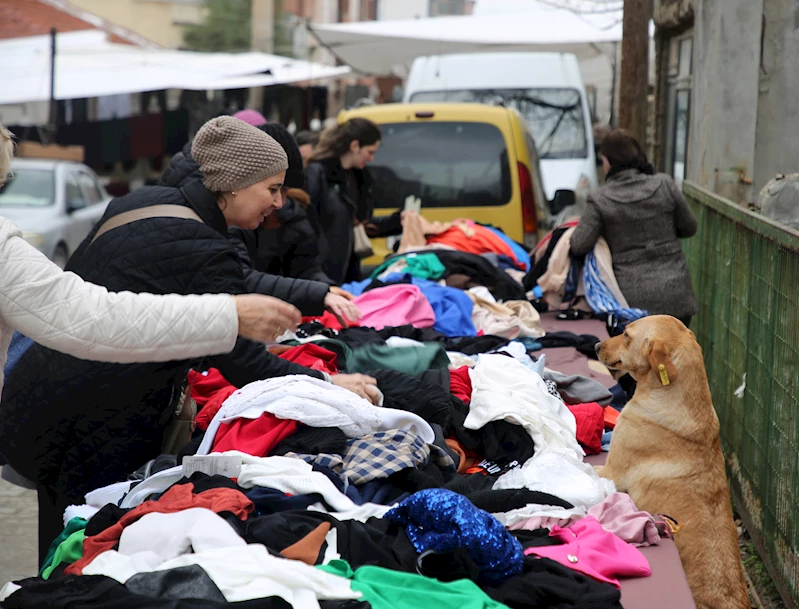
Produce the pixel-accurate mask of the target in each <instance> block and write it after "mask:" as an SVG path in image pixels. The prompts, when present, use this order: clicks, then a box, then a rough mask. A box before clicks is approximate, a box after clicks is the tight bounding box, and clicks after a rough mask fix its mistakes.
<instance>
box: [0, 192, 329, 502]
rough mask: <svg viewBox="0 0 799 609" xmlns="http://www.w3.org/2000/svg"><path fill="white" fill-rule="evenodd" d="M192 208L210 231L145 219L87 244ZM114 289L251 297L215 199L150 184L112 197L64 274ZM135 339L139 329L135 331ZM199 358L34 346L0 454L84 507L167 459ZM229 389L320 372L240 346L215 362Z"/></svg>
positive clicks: (0, 426)
mask: <svg viewBox="0 0 799 609" xmlns="http://www.w3.org/2000/svg"><path fill="white" fill-rule="evenodd" d="M162 204H171V205H182V206H186V207H191V208H192V209H194V211H196V212H197V214H198V215H199V216H200V217H201V218H202V219H203V221H204V223H199V222H197V221H195V220H186V219H181V218H149V219H144V220H139V221H136V222H133V223H130V224H127V225H125V226H121V227H119V228H116V229H114V230H112V231H109V232H108V233H106V234H104V235H103V236H101V237H100V238H99V239H98V240H97V241H96V242H95V243H93V244H92V245H91V247H88V244H89V243H90V240H91V238H92V237H93V235H94V233H95V232H96V231H97V229H98V228H99V226H100V225H102V224H103V223H104V222H105V221H106V220H108V219H109V218H111V217H112V216H115V215H117V214H119V213H122V212H125V211H128V210H131V209H138V208H142V207H149V206H152V205H162ZM67 269H68V270H71V271H73V272H75V273H77V274H78V275H80V276H81V277H83V278H84V279H85V280H86V281H90V282H92V283H96V284H98V285H102V286H105V287H107V288H108V289H109V290H111V291H122V290H129V291H132V292H150V293H153V294H171V293H175V294H204V293H229V294H241V293H244V292H246V286H245V281H244V276H243V274H242V269H241V261H240V260H239V257H238V255H237V254H236V251H235V249H234V248H233V247H232V244H231V241H230V239H229V238H228V237H227V226H226V224H225V218H224V216H223V215H222V212H221V211H220V209H219V206H218V205H217V204H216V201H215V200H214V198H213V196H212V195H211V193H210V192H209V191H208V190H207V189H206V188H205V187H204V186H203V185H202V184H201V183H200V182H199V181H196V180H195V181H193V182H190V183H189V184H187V185H186V186H185V187H183V188H181V189H176V188H165V187H160V186H152V187H145V188H141V189H139V190H137V191H135V192H133V193H131V194H130V195H127V196H124V197H122V198H119V199H115V200H114V201H112V202H111V204H110V205H109V206H108V210H107V211H106V213H105V215H104V216H103V218H102V219H101V220H100V222H99V223H98V224H97V225H96V226H95V228H94V229H93V230H92V232H91V233H90V234H89V236H88V237H87V238H86V240H85V241H84V242H83V243H82V244H81V246H80V247H79V248H78V250H77V251H76V252H75V254H74V256H73V257H72V258H71V259H70V261H69V264H68V266H67ZM131 330H132V331H135V329H133V328H132V329H131ZM193 364H197V362H191V361H174V362H167V363H156V364H131V365H123V364H106V363H100V362H94V361H85V360H78V359H76V358H74V357H71V356H68V355H64V354H61V353H57V352H55V351H52V350H50V349H46V348H44V347H42V346H40V345H34V346H33V347H31V348H30V349H29V350H28V351H27V353H26V354H25V355H24V356H23V357H22V358H21V359H20V361H19V363H18V364H17V366H16V367H15V368H14V371H13V372H12V374H11V375H10V376H9V378H8V379H7V382H6V384H5V388H4V390H3V396H2V401H0V453H2V455H3V456H4V457H5V458H6V459H7V461H8V463H9V464H11V466H12V467H13V468H14V469H15V470H17V471H18V472H20V473H21V474H22V475H24V476H25V477H27V478H29V479H31V480H34V481H36V482H38V483H39V484H42V485H44V486H48V487H52V488H54V489H55V491H56V492H57V493H59V494H61V495H67V497H69V498H70V499H71V500H72V501H74V502H77V503H81V502H82V496H83V494H84V493H85V492H87V491H89V490H91V489H94V488H97V487H100V486H103V485H106V484H109V483H112V482H116V481H119V480H124V479H125V477H126V476H127V475H128V474H129V473H130V472H132V471H134V470H135V469H136V468H138V467H139V466H141V465H142V463H144V462H146V461H147V460H149V459H152V458H154V457H155V456H157V455H158V454H159V452H160V445H161V439H162V432H163V429H164V426H165V424H166V423H167V422H168V421H169V419H170V416H171V412H172V411H173V410H174V405H173V404H174V401H175V398H176V396H177V395H178V394H179V392H180V389H181V385H182V384H183V382H184V380H185V378H186V372H187V370H188V368H189V367H190V366H192V365H193ZM205 364H206V365H209V366H213V367H216V368H218V369H219V370H220V371H221V372H222V374H223V375H224V376H225V378H227V379H228V380H229V381H230V382H231V383H233V384H234V385H236V386H239V387H240V386H242V385H245V384H247V383H250V382H253V381H256V380H259V379H264V378H271V377H277V376H285V375H289V374H307V375H310V376H314V377H316V378H322V375H321V374H320V373H318V372H315V371H311V370H309V369H307V368H304V367H302V366H298V365H296V364H293V363H290V362H286V361H284V360H281V359H279V358H277V357H275V356H272V355H270V354H269V353H268V352H267V351H266V350H265V349H264V346H263V345H260V344H256V343H253V342H250V341H246V340H243V339H239V341H238V342H237V344H236V347H235V349H234V350H233V351H232V352H231V353H230V354H228V355H224V356H216V357H213V358H209V359H208V361H207V362H205Z"/></svg>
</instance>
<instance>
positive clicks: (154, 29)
mask: <svg viewBox="0 0 799 609" xmlns="http://www.w3.org/2000/svg"><path fill="white" fill-rule="evenodd" d="M70 2H71V4H73V5H75V6H77V7H78V8H82V9H83V10H86V11H89V12H90V13H94V14H95V15H97V16H98V17H102V18H103V19H106V20H108V21H110V22H111V23H114V24H116V25H120V26H122V27H124V28H127V29H129V30H131V31H133V32H136V33H137V34H140V35H141V36H144V37H145V38H147V39H148V40H151V41H153V42H155V43H156V44H159V45H161V46H163V47H166V48H168V49H175V48H178V47H180V46H181V45H182V44H183V28H184V26H185V25H186V24H188V23H200V22H201V21H202V18H203V14H204V12H203V11H204V8H203V5H202V3H201V2H196V1H194V0H171V1H169V0H70Z"/></svg>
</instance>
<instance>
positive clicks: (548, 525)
mask: <svg viewBox="0 0 799 609" xmlns="http://www.w3.org/2000/svg"><path fill="white" fill-rule="evenodd" d="M582 518H583V517H582V516H569V517H568V518H558V517H557V516H532V517H531V518H525V519H524V520H520V521H519V522H514V523H513V524H511V525H508V530H509V531H518V530H525V531H536V530H538V529H554V528H555V527H570V526H571V525H573V524H574V523H575V522H577V521H578V520H581V519H582Z"/></svg>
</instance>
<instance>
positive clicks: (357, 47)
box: [309, 2, 622, 76]
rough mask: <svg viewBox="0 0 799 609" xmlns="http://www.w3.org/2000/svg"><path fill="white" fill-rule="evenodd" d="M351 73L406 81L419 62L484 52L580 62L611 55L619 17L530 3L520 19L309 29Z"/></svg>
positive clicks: (502, 16)
mask: <svg viewBox="0 0 799 609" xmlns="http://www.w3.org/2000/svg"><path fill="white" fill-rule="evenodd" d="M309 28H310V29H311V32H312V33H313V34H314V35H315V36H316V38H317V39H318V40H319V41H320V42H321V44H322V45H324V46H325V47H327V48H328V49H330V51H331V52H333V53H334V54H335V55H336V56H337V57H338V58H339V59H340V60H341V61H343V62H344V63H346V64H347V65H350V66H352V67H353V68H354V69H355V70H358V71H359V72H363V73H365V74H372V75H388V74H392V73H393V74H396V75H400V76H402V75H404V74H403V71H404V70H407V67H408V66H409V65H410V64H411V63H412V62H413V60H414V59H416V58H417V57H422V56H425V55H441V54H450V53H471V52H484V51H492V50H494V51H551V52H560V53H574V54H575V55H577V57H578V59H586V58H591V57H596V56H597V55H599V54H603V53H604V54H610V53H609V52H610V49H611V48H612V45H613V43H616V42H618V41H620V40H621V34H622V26H621V12H613V13H607V14H601V15H579V14H577V13H575V12H573V11H570V10H568V9H561V8H554V7H552V6H549V5H545V4H542V3H535V4H533V2H531V5H530V7H529V8H528V9H526V10H525V12H524V13H519V14H500V15H492V14H489V15H475V16H466V17H435V18H432V19H404V20H397V21H365V22H359V23H343V24H335V25H313V26H309Z"/></svg>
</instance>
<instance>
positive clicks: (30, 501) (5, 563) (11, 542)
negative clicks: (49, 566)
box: [0, 480, 38, 588]
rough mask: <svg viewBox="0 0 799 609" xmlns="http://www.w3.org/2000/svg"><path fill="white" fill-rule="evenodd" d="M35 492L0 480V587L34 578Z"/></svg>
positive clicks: (35, 544) (36, 510)
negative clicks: (17, 580)
mask: <svg viewBox="0 0 799 609" xmlns="http://www.w3.org/2000/svg"><path fill="white" fill-rule="evenodd" d="M37 516H38V508H37V505H36V491H29V490H26V489H24V488H20V487H18V486H14V485H12V484H9V483H8V482H6V481H5V480H0V588H2V587H3V585H5V583H6V582H7V581H11V580H15V579H22V578H25V577H31V576H33V575H36V571H37V569H36V559H37V556H36V554H37V539H36V537H37V533H36V519H37Z"/></svg>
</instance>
